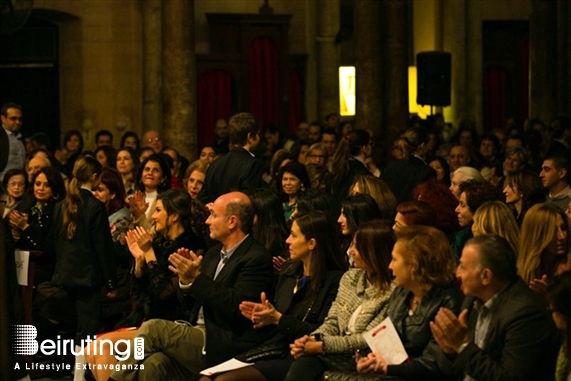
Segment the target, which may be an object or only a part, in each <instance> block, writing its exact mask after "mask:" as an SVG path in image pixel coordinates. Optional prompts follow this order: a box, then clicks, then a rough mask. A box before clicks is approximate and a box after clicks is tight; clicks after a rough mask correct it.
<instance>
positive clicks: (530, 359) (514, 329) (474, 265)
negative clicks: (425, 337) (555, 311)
mask: <svg viewBox="0 0 571 381" xmlns="http://www.w3.org/2000/svg"><path fill="white" fill-rule="evenodd" d="M456 275H457V277H458V278H460V280H461V281H462V291H463V292H464V294H465V295H466V298H465V300H464V303H463V306H462V312H461V313H460V315H459V316H458V317H456V316H454V313H452V311H450V310H448V309H446V308H441V309H440V311H439V312H438V314H437V315H436V318H435V319H434V322H431V323H430V328H431V329H432V333H433V334H434V338H435V339H436V342H437V343H438V345H440V348H441V349H442V351H441V352H440V353H439V354H438V366H439V367H440V369H441V370H442V371H443V372H444V373H445V374H451V375H452V374H454V375H456V376H457V377H458V379H462V380H464V381H474V380H530V381H532V380H552V379H553V377H554V371H555V361H556V358H557V352H558V350H559V340H558V336H557V330H556V329H555V326H554V324H553V321H552V320H551V317H550V316H549V312H548V310H547V303H546V302H545V301H544V300H543V299H541V298H540V297H539V296H537V295H536V294H535V293H534V292H533V291H531V289H530V288H529V287H527V285H526V284H525V283H524V282H523V281H522V280H521V278H520V277H519V276H518V275H517V268H516V256H515V253H514V252H513V250H512V249H511V247H510V245H509V244H508V242H507V241H506V240H505V239H504V238H502V237H499V236H496V235H491V234H484V235H480V236H477V237H474V238H472V239H470V240H469V241H468V242H466V245H465V246H464V250H463V251H462V256H461V257H460V264H459V265H458V269H457V270H456Z"/></svg>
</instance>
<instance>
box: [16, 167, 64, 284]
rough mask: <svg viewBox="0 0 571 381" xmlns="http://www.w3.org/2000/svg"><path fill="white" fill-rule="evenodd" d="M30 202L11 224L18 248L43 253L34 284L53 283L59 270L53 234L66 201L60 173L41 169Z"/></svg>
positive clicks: (33, 185) (53, 169) (21, 208)
mask: <svg viewBox="0 0 571 381" xmlns="http://www.w3.org/2000/svg"><path fill="white" fill-rule="evenodd" d="M28 194H29V196H28V197H29V200H30V202H25V203H21V204H20V205H19V206H20V208H16V209H15V210H13V211H12V212H11V213H10V214H9V216H8V220H9V222H10V228H11V229H12V237H13V238H14V241H15V242H16V247H17V248H18V249H23V250H37V251H41V252H42V255H41V256H40V257H38V258H37V259H36V274H35V277H34V284H35V285H37V284H40V283H42V282H47V281H49V280H50V279H51V277H52V275H53V272H54V268H55V262H56V258H55V253H54V252H53V251H51V250H50V249H48V247H47V241H48V238H50V237H49V236H50V235H49V231H50V229H51V228H52V225H53V218H54V216H53V214H54V208H55V205H56V204H57V203H58V201H60V200H62V199H64V198H65V195H66V190H65V186H64V184H63V180H62V178H61V175H60V173H59V172H58V170H57V169H55V168H53V167H45V168H41V169H40V170H39V171H38V172H37V173H36V174H34V176H33V177H32V181H31V186H30V189H29V190H28Z"/></svg>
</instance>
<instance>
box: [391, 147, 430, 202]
mask: <svg viewBox="0 0 571 381" xmlns="http://www.w3.org/2000/svg"><path fill="white" fill-rule="evenodd" d="M433 177H436V172H434V169H432V168H430V167H429V166H428V165H427V164H426V163H425V162H424V161H422V160H421V159H419V158H418V157H416V156H411V157H410V158H409V159H408V160H407V159H402V160H395V161H391V162H390V163H389V164H388V165H387V167H386V168H385V170H384V171H383V173H382V174H381V178H382V179H383V180H385V182H386V183H387V185H388V186H389V188H391V191H392V192H393V194H394V195H395V197H396V199H397V204H400V203H401V202H403V201H410V200H412V199H413V197H412V191H413V189H414V187H416V186H417V185H418V184H420V183H423V182H425V181H428V180H430V179H431V178H433Z"/></svg>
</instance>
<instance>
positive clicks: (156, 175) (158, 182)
mask: <svg viewBox="0 0 571 381" xmlns="http://www.w3.org/2000/svg"><path fill="white" fill-rule="evenodd" d="M135 178H136V183H135V189H136V191H135V193H134V194H133V196H131V197H129V200H128V204H129V210H130V211H131V214H132V216H133V220H134V223H135V224H136V225H140V226H142V227H144V228H146V229H150V228H151V225H152V222H153V220H152V217H151V216H152V214H153V213H154V212H155V204H156V202H157V196H158V195H159V194H161V193H162V192H164V191H166V190H168V189H170V185H171V181H170V179H171V172H170V169H169V167H168V165H167V163H166V161H165V159H164V158H163V156H161V155H155V154H153V155H150V156H149V157H148V158H147V159H145V161H143V162H142V163H141V165H140V166H139V169H138V170H137V176H136V177H135Z"/></svg>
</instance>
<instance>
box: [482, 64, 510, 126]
mask: <svg viewBox="0 0 571 381" xmlns="http://www.w3.org/2000/svg"><path fill="white" fill-rule="evenodd" d="M506 120H507V112H506V70H505V69H502V68H497V67H495V68H494V67H492V68H488V69H486V70H485V71H484V132H489V131H491V130H492V129H495V128H499V129H504V128H505V124H506Z"/></svg>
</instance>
